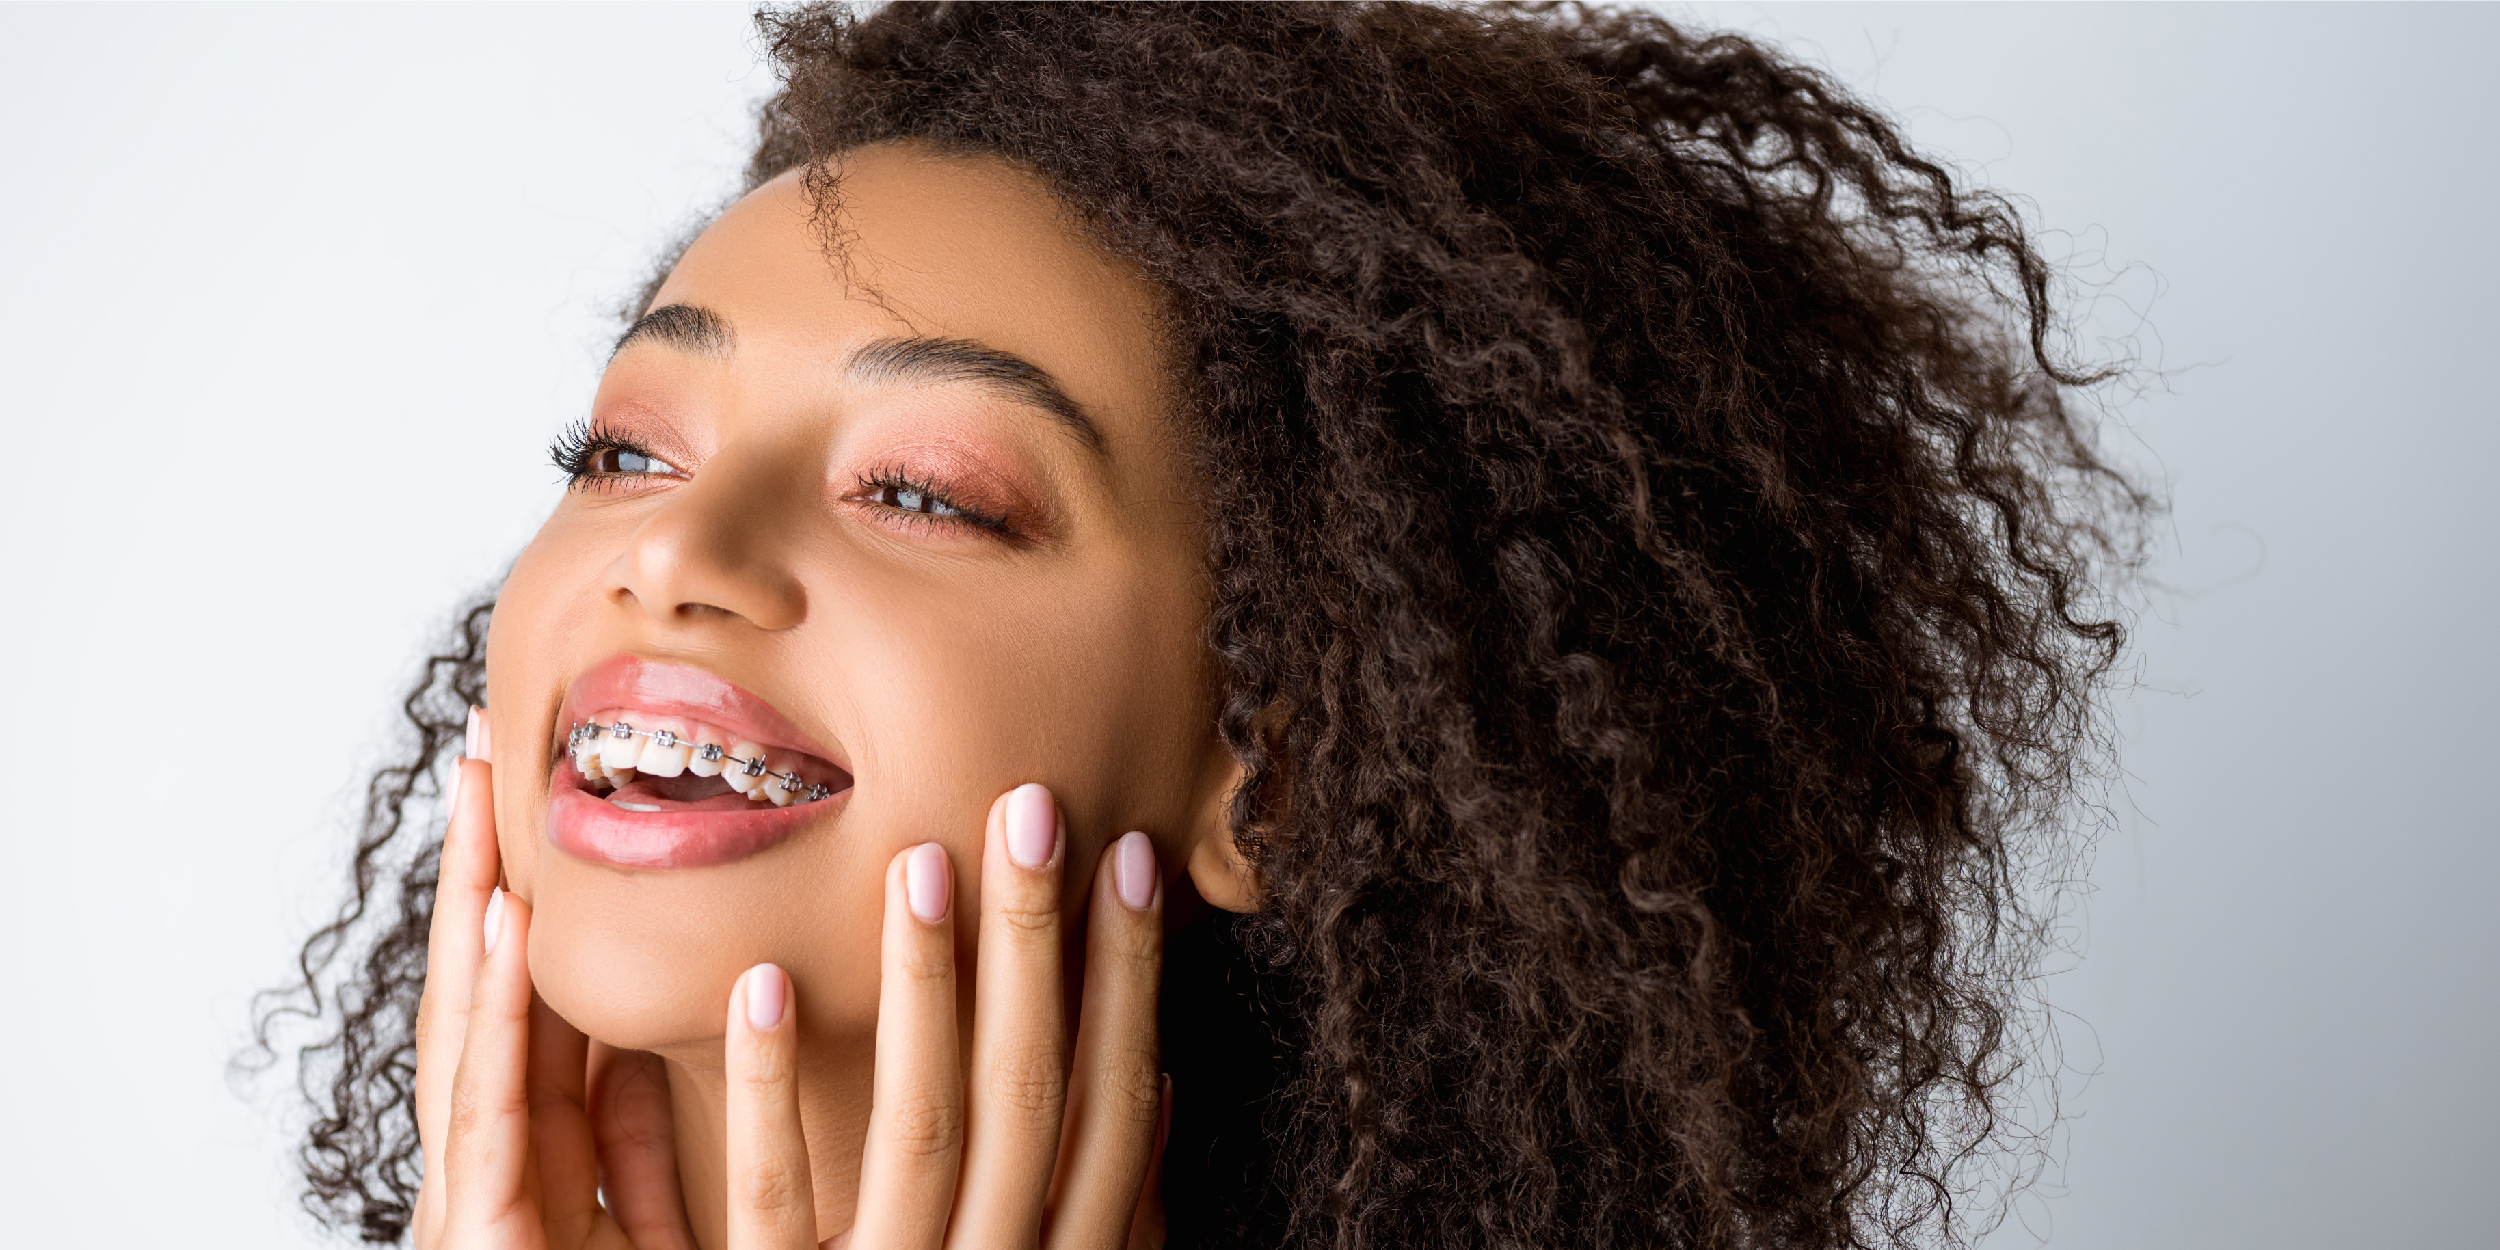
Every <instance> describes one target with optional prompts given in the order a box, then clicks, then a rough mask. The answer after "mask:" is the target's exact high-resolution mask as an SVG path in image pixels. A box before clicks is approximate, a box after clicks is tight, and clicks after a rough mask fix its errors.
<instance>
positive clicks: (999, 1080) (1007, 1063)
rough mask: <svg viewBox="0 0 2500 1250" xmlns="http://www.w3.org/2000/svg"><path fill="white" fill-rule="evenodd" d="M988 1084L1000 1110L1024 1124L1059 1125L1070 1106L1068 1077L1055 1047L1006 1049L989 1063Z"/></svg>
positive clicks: (1036, 1046) (1040, 1045) (1036, 1045)
mask: <svg viewBox="0 0 2500 1250" xmlns="http://www.w3.org/2000/svg"><path fill="white" fill-rule="evenodd" d="M986 1084H987V1086H988V1088H989V1093H990V1096H991V1098H992V1099H993V1100H995V1101H996V1103H997V1105H998V1107H999V1109H1000V1110H1001V1111H1002V1112H1004V1113H1005V1114H1006V1115H1008V1116H1010V1117H1012V1118H1014V1119H1016V1120H1018V1121H1022V1122H1029V1123H1032V1124H1045V1125H1056V1124H1057V1123H1058V1122H1059V1112H1060V1109H1061V1108H1062V1107H1064V1106H1065V1105H1066V1104H1067V1098H1068V1078H1067V1074H1066V1072H1065V1071H1064V1070H1063V1069H1062V1068H1061V1067H1060V1062H1059V1050H1058V1048H1057V1047H1055V1046H1050V1045H1044V1044H1026V1045H1020V1046H1009V1047H1007V1048H1006V1049H1005V1050H1004V1051H1002V1052H1001V1053H1000V1054H999V1055H998V1057H997V1058H995V1059H993V1060H991V1061H990V1064H989V1071H988V1073H987V1081H986Z"/></svg>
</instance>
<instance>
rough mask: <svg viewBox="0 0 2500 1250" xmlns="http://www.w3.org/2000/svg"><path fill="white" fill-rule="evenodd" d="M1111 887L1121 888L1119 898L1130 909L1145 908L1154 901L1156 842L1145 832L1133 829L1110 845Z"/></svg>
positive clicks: (1117, 889)
mask: <svg viewBox="0 0 2500 1250" xmlns="http://www.w3.org/2000/svg"><path fill="white" fill-rule="evenodd" d="M1111 888H1112V889H1114V890H1116V891H1118V892H1119V895H1120V901H1121V902H1123V903H1126V904H1128V909H1129V910H1130V911H1144V910H1146V907H1147V905H1148V904H1150V903H1152V902H1154V901H1155V844H1154V840H1153V839H1152V838H1149V837H1147V836H1146V835H1145V834H1142V833H1131V834H1128V835H1126V836H1124V837H1122V838H1121V839H1120V844H1119V845H1118V846H1115V847H1113V848H1111Z"/></svg>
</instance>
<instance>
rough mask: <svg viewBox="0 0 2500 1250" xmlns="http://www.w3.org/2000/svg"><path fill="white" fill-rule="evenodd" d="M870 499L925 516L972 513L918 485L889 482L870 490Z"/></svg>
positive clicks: (953, 515)
mask: <svg viewBox="0 0 2500 1250" xmlns="http://www.w3.org/2000/svg"><path fill="white" fill-rule="evenodd" d="M868 498H869V501H870V502H872V503H881V504H884V505H885V506H886V507H889V508H892V509H894V510H895V511H897V512H917V513H920V514H922V515H924V516H938V517H968V516H970V515H971V514H970V513H967V512H965V511H964V510H963V509H961V508H958V507H956V506H955V505H953V504H951V503H948V502H946V501H945V500H943V499H940V498H938V497H937V496H935V495H932V494H930V493H929V492H927V491H925V490H922V489H920V488H918V487H916V486H897V485H893V484H890V483H889V484H887V485H882V486H879V487H877V488H876V489H875V490H874V491H872V492H870V494H869V496H868Z"/></svg>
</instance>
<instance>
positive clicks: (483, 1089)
mask: <svg viewBox="0 0 2500 1250" xmlns="http://www.w3.org/2000/svg"><path fill="white" fill-rule="evenodd" d="M481 927H482V928H483V930H484V931H485V934H486V936H485V938H484V939H483V941H482V943H481V944H482V945H483V946H484V947H485V956H484V959H483V960H482V962H481V963H480V966H479V968H478V971H477V974H476V976H475V977H474V979H473V982H472V987H471V993H470V999H469V1012H468V1030H467V1032H466V1034H465V1035H464V1036H463V1038H462V1042H461V1048H460V1067H459V1070H458V1072H457V1073H455V1074H454V1076H453V1078H452V1089H451V1118H450V1126H449V1131H448V1133H447V1134H446V1137H445V1140H444V1143H443V1177H444V1180H445V1181H446V1189H445V1192H444V1203H445V1209H444V1216H443V1236H444V1240H445V1241H446V1242H449V1243H450V1244H454V1245H464V1246H465V1245H470V1244H479V1245H497V1244H509V1245H525V1244H531V1243H532V1242H534V1241H536V1240H537V1236H538V1231H539V1230H538V1211H537V1204H536V1203H535V1202H534V1201H533V1200H532V1195H531V1192H530V1191H531V1184H530V1182H531V1180H532V1179H533V1178H532V1177H531V1176H530V1160H529V1102H528V1098H529V1088H528V1087H529V1014H530V1000H531V994H530V980H529V904H527V903H524V902H522V901H521V900H519V899H517V898H514V897H512V896H511V895H509V894H507V893H505V892H503V891H502V890H496V891H494V892H493V893H492V895H491V896H490V897H489V899H488V902H487V907H486V917H485V920H484V923H483V925H482V926H481Z"/></svg>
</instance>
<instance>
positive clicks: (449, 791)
mask: <svg viewBox="0 0 2500 1250" xmlns="http://www.w3.org/2000/svg"><path fill="white" fill-rule="evenodd" d="M467 771H469V770H468V769H465V768H462V767H461V766H460V761H459V760H457V759H455V760H453V761H452V762H451V784H450V785H448V786H445V787H443V811H444V812H446V813H454V812H458V811H459V810H460V775H461V774H462V773H465V772H467Z"/></svg>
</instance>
